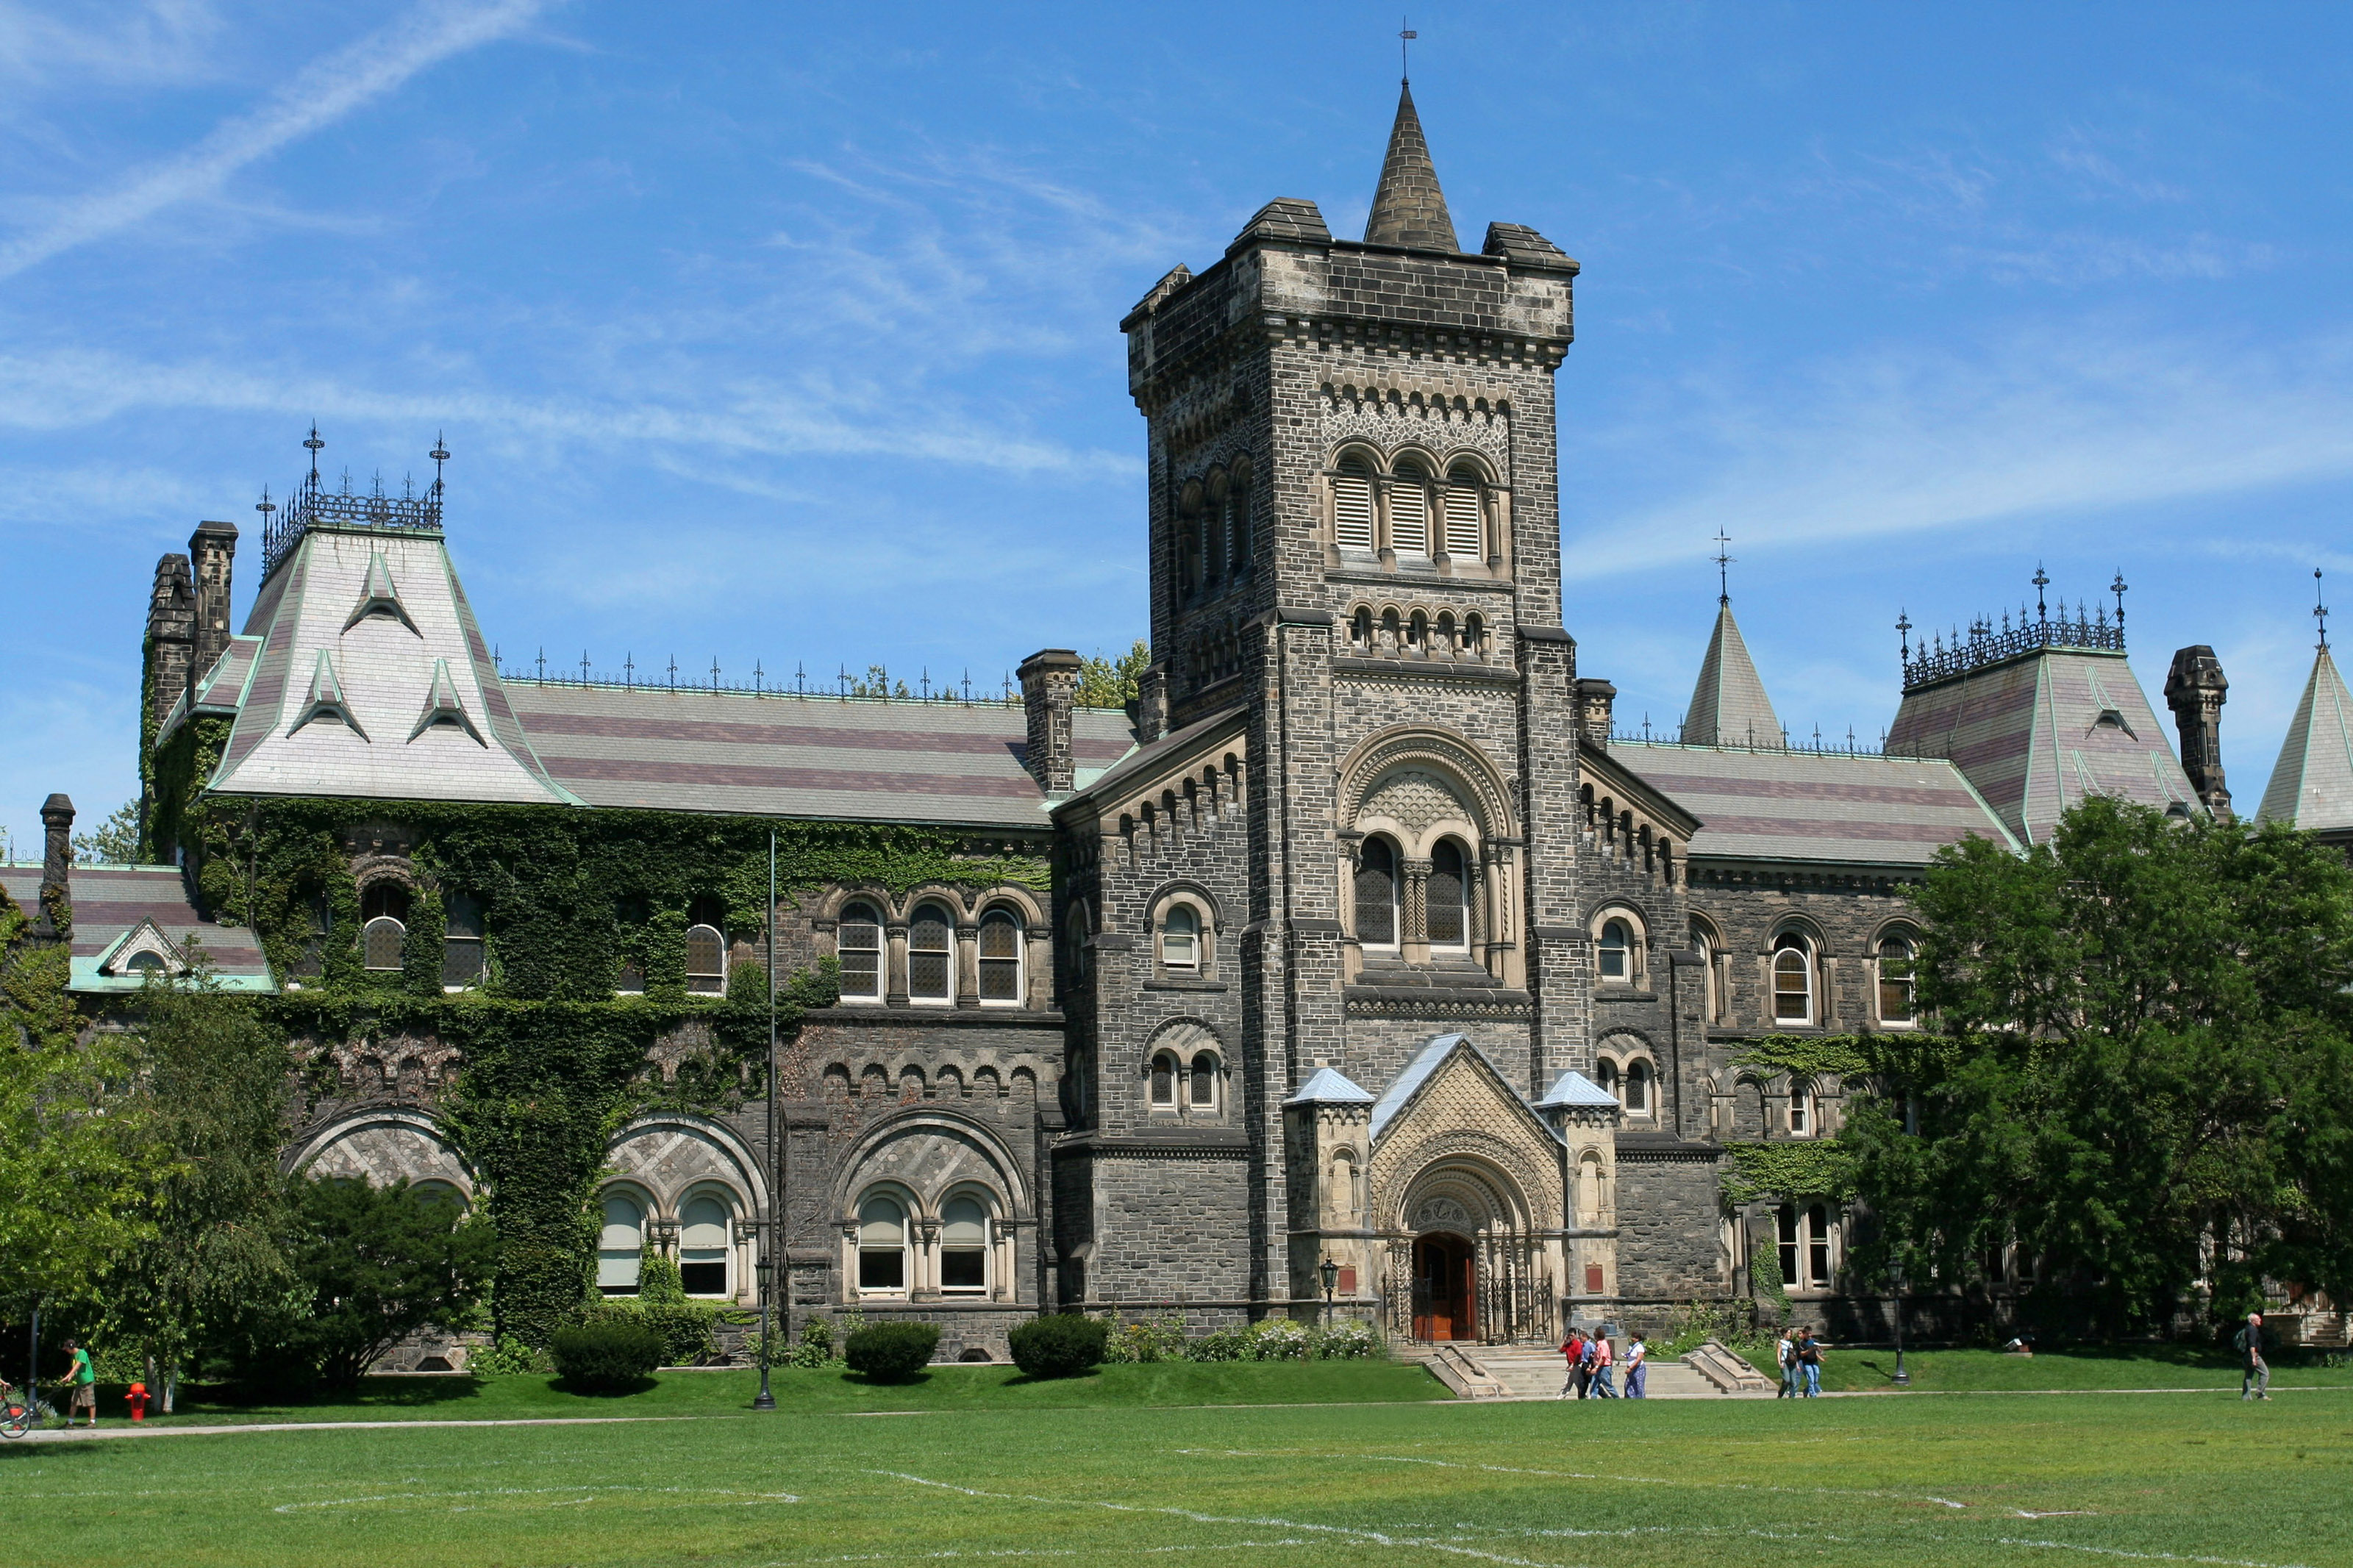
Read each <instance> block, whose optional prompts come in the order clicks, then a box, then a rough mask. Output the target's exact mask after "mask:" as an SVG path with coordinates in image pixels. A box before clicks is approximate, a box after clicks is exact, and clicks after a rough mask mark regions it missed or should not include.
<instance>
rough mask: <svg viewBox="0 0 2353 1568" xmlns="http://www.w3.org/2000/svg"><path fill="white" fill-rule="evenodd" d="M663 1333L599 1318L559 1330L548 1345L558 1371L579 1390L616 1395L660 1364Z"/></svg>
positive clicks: (646, 1326) (616, 1319) (622, 1320)
mask: <svg viewBox="0 0 2353 1568" xmlns="http://www.w3.org/2000/svg"><path fill="white" fill-rule="evenodd" d="M665 1348H666V1347H665V1346H664V1344H663V1342H662V1336H661V1334H660V1332H659V1331H658V1330H656V1329H655V1328H653V1326H652V1325H650V1324H649V1323H643V1322H638V1321H633V1320H631V1319H628V1318H621V1317H611V1318H597V1319H596V1320H594V1321H590V1322H586V1323H580V1324H577V1325H575V1326H574V1327H572V1328H568V1329H558V1330H556V1331H555V1334H554V1337H553V1338H552V1339H551V1340H550V1341H549V1342H548V1346H547V1349H548V1353H549V1354H550V1355H551V1356H552V1357H554V1361H555V1370H556V1372H557V1373H558V1374H559V1375H560V1376H562V1377H563V1379H564V1380H565V1382H566V1383H569V1384H572V1385H573V1386H575V1387H576V1388H583V1389H592V1390H596V1391H598V1392H613V1391H617V1390H623V1389H629V1388H634V1387H636V1386H637V1385H638V1384H642V1383H644V1382H645V1381H646V1380H647V1378H649V1376H651V1375H652V1373H653V1370H654V1368H656V1367H658V1366H659V1365H660V1364H661V1358H662V1352H663V1350H664V1349H665Z"/></svg>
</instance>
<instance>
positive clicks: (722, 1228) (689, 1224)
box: [678, 1193, 733, 1296]
mask: <svg viewBox="0 0 2353 1568" xmlns="http://www.w3.org/2000/svg"><path fill="white" fill-rule="evenodd" d="M732 1217H733V1216H732V1215H730V1214H729V1213H728V1210H727V1205H725V1204H723V1203H721V1202H720V1201H719V1200H718V1199H717V1198H715V1197H712V1195H711V1194H708V1193H702V1194H696V1195H695V1196H694V1197H692V1198H690V1199H688V1200H687V1205H686V1207H684V1208H683V1209H681V1210H680V1211H679V1215H678V1221H679V1230H678V1277H679V1281H680V1283H681V1284H683V1285H684V1286H685V1287H686V1293H687V1294H688V1295H690V1296H724V1295H726V1294H727V1255H728V1253H729V1251H730V1248H729V1246H728V1239H729V1237H728V1232H729V1231H730V1230H731V1229H732V1228H733V1226H731V1225H730V1223H729V1221H730V1220H731V1219H732Z"/></svg>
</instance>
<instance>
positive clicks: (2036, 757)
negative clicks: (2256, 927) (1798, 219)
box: [1887, 648, 2198, 843]
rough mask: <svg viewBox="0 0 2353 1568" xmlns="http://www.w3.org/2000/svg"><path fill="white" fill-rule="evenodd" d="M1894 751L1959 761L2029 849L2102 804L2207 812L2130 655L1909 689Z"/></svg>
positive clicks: (2056, 653) (2004, 669) (2038, 654)
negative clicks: (2094, 803)
mask: <svg viewBox="0 0 2353 1568" xmlns="http://www.w3.org/2000/svg"><path fill="white" fill-rule="evenodd" d="M1887 749H1888V750H1889V751H1891V752H1911V753H1914V754H1916V755H1921V756H1931V757H1947V758H1950V759H1951V760H1952V761H1953V762H1954V763H1956V764H1957V765H1958V766H1959V768H1960V770H1961V772H1962V773H1965V774H1967V775H1968V780H1969V783H1970V784H1973V785H1975V786H1976V788H1977V790H1978V794H1980V795H1984V796H1985V798H1986V800H1987V802H1988V803H1989V805H1992V807H1993V808H1994V810H1995V811H1996V812H1998V813H2000V816H2001V819H2002V821H2003V823H2004V824H2005V825H2007V826H2008V827H2009V828H2010V832H2011V833H2012V834H2013V835H2015V836H2016V837H2018V838H2020V839H2021V840H2022V841H2024V842H2027V843H2041V842H2042V841H2043V840H2044V839H2045V838H2047V837H2050V834H2051V831H2052V828H2053V827H2054V826H2057V824H2058V821H2059V818H2060V817H2061V816H2063V814H2064V813H2065V812H2066V811H2067V809H2068V808H2069V807H2070V806H2073V805H2078V804H2080V803H2081V802H2082V801H2083V800H2084V798H2085V797H2087V796H2089V795H2114V796H2117V797H2120V798H2122V799H2125V800H2129V801H2137V802H2139V803H2141V804H2143V805H2155V806H2160V807H2165V808H2168V809H2171V808H2176V807H2179V809H2181V810H2184V811H2188V810H2194V809H2197V799H2198V796H2197V794H2196V792H2195V791H2193V790H2192V789H2191V788H2190V787H2189V777H2188V775H2186V774H2184V773H2182V771H2181V764H2180V763H2179V762H2178V761H2177V760H2176V759H2175V757H2174V755H2173V748H2172V747H2171V746H2170V745H2169V744H2168V742H2167V741H2166V736H2165V728H2164V726H2163V725H2161V724H2160V723H2158V718H2157V713H2156V711H2155V710H2153V709H2151V708H2150V707H2149V703H2148V698H2147V696H2146V695H2145V694H2143V692H2142V690H2141V686H2140V682H2139V681H2138V680H2137V679H2135V678H2134V676H2133V672H2132V667H2131V666H2130V665H2129V664H2127V663H2126V661H2125V656H2124V655H2123V654H2121V653H2103V652H2094V651H2090V650H2086V649H2075V648H2046V649H2040V650H2037V651H2035V652H2031V653H2027V654H2022V655H2021V656H2020V657H2018V658H2010V659H2005V660H2003V661H2002V662H2000V663H1999V664H1990V665H1986V666H1984V667H1982V668H1978V669H1973V670H1969V671H1968V672H1967V673H1965V674H1962V675H1957V676H1955V677H1954V678H1952V679H1949V680H1943V681H1938V682H1936V684H1935V685H1933V686H1926V687H1920V688H1916V689H1913V690H1911V691H1907V692H1906V693H1905V696H1904V703H1903V706H1902V707H1901V708H1899V709H1898V710H1896V715H1895V722H1894V726H1893V727H1892V728H1891V729H1890V730H1889V731H1888V737H1887Z"/></svg>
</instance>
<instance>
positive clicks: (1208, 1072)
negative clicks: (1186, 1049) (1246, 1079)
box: [1186, 1051, 1218, 1110]
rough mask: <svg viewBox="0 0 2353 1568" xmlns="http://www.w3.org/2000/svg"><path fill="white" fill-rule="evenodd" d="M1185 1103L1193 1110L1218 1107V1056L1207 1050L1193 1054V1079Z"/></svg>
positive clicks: (1215, 1108)
mask: <svg viewBox="0 0 2353 1568" xmlns="http://www.w3.org/2000/svg"><path fill="white" fill-rule="evenodd" d="M1186 1104H1187V1105H1188V1106H1189V1107H1191V1108H1192V1109H1193V1110H1217V1109H1218V1058H1217V1057H1216V1056H1215V1055H1213V1054H1212V1053H1210V1052H1208V1051H1197V1052H1195V1053H1194V1055H1193V1081H1192V1085H1191V1088H1190V1090H1189V1091H1188V1092H1187V1095H1186Z"/></svg>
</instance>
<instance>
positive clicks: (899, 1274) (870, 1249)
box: [858, 1193, 907, 1291]
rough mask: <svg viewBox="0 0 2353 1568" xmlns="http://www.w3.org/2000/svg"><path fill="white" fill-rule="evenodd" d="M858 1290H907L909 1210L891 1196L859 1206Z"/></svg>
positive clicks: (874, 1198) (874, 1197)
mask: <svg viewBox="0 0 2353 1568" xmlns="http://www.w3.org/2000/svg"><path fill="white" fill-rule="evenodd" d="M858 1288H859V1289H860V1290H872V1291H894V1290H904V1289H906V1288H907V1210H906V1208H905V1206H904V1205H902V1204H901V1203H900V1202H899V1200H898V1199H896V1198H894V1197H892V1196H891V1195H890V1194H887V1193H876V1194H873V1195H872V1196H871V1197H869V1198H868V1199H867V1200H866V1201H865V1202H864V1203H862V1204H860V1205H858Z"/></svg>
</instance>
